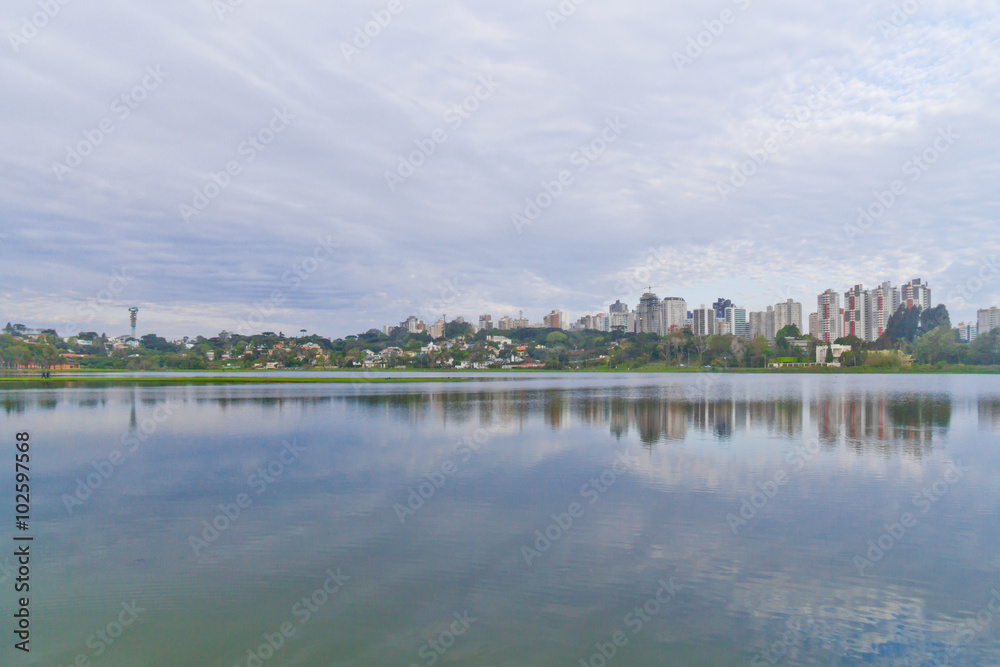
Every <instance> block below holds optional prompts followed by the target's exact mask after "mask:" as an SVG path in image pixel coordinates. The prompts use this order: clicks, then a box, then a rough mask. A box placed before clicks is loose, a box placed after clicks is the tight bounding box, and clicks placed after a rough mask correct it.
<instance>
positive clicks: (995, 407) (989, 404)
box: [979, 398, 1000, 431]
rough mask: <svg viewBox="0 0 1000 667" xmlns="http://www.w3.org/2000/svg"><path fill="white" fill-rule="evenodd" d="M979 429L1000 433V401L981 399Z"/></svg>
mask: <svg viewBox="0 0 1000 667" xmlns="http://www.w3.org/2000/svg"><path fill="white" fill-rule="evenodd" d="M979 428H981V429H983V430H986V431H1000V399H996V398H980V399H979Z"/></svg>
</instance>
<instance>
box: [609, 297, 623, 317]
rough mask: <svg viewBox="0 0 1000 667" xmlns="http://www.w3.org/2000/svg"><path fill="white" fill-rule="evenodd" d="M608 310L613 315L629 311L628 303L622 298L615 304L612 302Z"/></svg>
mask: <svg viewBox="0 0 1000 667" xmlns="http://www.w3.org/2000/svg"><path fill="white" fill-rule="evenodd" d="M608 312H609V313H611V314H612V315H614V314H615V313H627V312H628V305H627V304H624V303H622V302H621V300H617V301H615V302H614V303H613V304H611V307H610V308H608Z"/></svg>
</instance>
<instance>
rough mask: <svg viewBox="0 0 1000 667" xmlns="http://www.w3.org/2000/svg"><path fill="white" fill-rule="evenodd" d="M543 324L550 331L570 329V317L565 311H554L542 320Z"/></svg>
mask: <svg viewBox="0 0 1000 667" xmlns="http://www.w3.org/2000/svg"><path fill="white" fill-rule="evenodd" d="M542 322H543V323H544V324H545V326H546V327H547V328H550V329H568V328H569V315H568V314H567V313H566V311H565V310H553V311H552V312H551V313H549V314H548V315H546V316H545V317H544V318H542Z"/></svg>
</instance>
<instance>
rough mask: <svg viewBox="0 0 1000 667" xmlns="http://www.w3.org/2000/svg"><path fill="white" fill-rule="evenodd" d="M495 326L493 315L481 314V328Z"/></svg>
mask: <svg viewBox="0 0 1000 667" xmlns="http://www.w3.org/2000/svg"><path fill="white" fill-rule="evenodd" d="M493 326H494V322H493V316H492V315H480V316H479V329H480V330H483V329H492V328H493Z"/></svg>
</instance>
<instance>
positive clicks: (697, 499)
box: [0, 375, 1000, 667]
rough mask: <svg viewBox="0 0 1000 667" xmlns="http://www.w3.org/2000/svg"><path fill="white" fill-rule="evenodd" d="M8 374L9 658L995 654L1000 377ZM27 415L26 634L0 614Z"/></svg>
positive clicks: (778, 658)
mask: <svg viewBox="0 0 1000 667" xmlns="http://www.w3.org/2000/svg"><path fill="white" fill-rule="evenodd" d="M0 402H2V407H3V408H4V410H3V412H2V413H0V424H2V428H0V433H2V434H3V437H4V438H5V439H6V440H7V441H10V443H11V444H10V445H8V446H7V447H5V449H4V451H5V452H7V454H6V455H7V456H8V458H9V464H8V465H7V467H6V470H7V471H8V472H6V473H4V474H3V477H2V481H0V489H2V491H0V499H2V500H0V502H2V505H0V506H2V508H3V510H2V516H3V517H4V521H3V524H2V526H3V528H2V530H0V539H2V540H3V544H4V547H3V550H2V553H3V554H4V555H3V556H0V567H2V570H0V577H2V578H3V581H2V582H0V591H2V592H0V600H2V605H3V607H2V608H3V610H4V617H5V618H6V619H7V620H6V621H5V624H4V644H3V647H2V648H0V664H3V665H70V664H86V662H88V661H89V663H90V664H93V665H133V666H136V665H143V666H145V665H150V666H153V665H220V666H223V667H231V666H234V665H243V666H244V667H247V666H252V665H358V666H362V665H363V666H369V665H403V666H404V667H406V666H408V665H418V666H424V665H432V664H433V665H476V666H500V665H503V666H515V665H567V666H577V665H581V664H582V665H587V664H589V665H593V666H594V667H600V666H601V665H603V664H608V665H771V664H785V665H831V664H833V665H855V664H884V665H931V664H939V665H945V664H950V665H987V664H1000V640H998V637H1000V594H997V595H996V596H995V597H994V594H993V589H994V588H996V589H997V590H998V591H1000V525H998V522H997V504H998V501H1000V475H998V472H1000V447H998V435H1000V379H997V378H995V377H970V376H955V377H952V376H780V377H772V376H746V377H743V376H736V375H711V376H696V375H670V376H653V377H650V376H642V377H636V376H634V375H633V376H627V375H621V376H619V375H592V376H582V377H581V376H578V375H577V376H572V377H560V376H541V377H531V376H518V377H517V378H515V379H511V380H499V379H496V378H491V379H475V380H473V381H470V382H466V383H459V384H455V383H450V384H446V383H441V384H434V383H430V384H419V385H413V384H409V385H395V386H393V385H259V384H256V385H251V386H192V387H184V386H172V387H159V388H156V387H140V388H101V389H62V390H22V391H16V390H11V391H5V392H2V393H0ZM21 431H28V432H30V433H31V442H32V521H31V530H30V534H31V535H32V536H33V537H34V541H33V542H32V546H31V550H32V561H31V613H32V630H31V653H30V654H24V653H22V652H20V651H16V650H14V648H13V644H14V641H15V640H14V639H13V635H11V634H10V629H11V620H12V619H11V615H12V613H13V610H14V608H15V595H14V592H13V583H14V582H13V577H12V576H11V575H10V574H9V573H10V572H11V570H12V569H13V567H12V566H13V563H12V553H13V546H12V545H13V544H14V543H13V541H12V537H13V536H14V529H13V525H14V508H13V496H14V488H13V467H14V466H13V457H14V448H13V444H12V443H13V434H14V433H16V432H21ZM119 455H120V457H119ZM112 460H114V461H117V465H115V464H112V463H111V461H112ZM109 466H110V467H109ZM269 469H270V470H269ZM102 473H103V474H102ZM88 475H89V476H90V478H89V482H91V484H90V486H88ZM81 485H82V486H81ZM91 487H93V488H91ZM220 505H221V507H220ZM237 509H238V510H239V514H238V515H237V514H236V510H237ZM226 513H228V514H229V516H228V517H226V516H225V514H226ZM213 520H214V521H215V524H216V525H215V527H209V528H207V529H206V523H205V522H212V521H213ZM904 524H906V525H905V526H904ZM869 541H871V542H869ZM880 545H881V546H880ZM882 547H886V548H882ZM331 575H332V576H331ZM324 584H326V590H324V588H323V587H324ZM304 598H305V600H304ZM991 604H992V605H993V606H994V607H996V608H997V609H998V612H997V613H996V614H994V613H993V612H992V611H991V610H990V605H991ZM123 605H125V606H124V607H123ZM127 608H129V609H131V610H132V611H131V613H130V612H128V611H126V609H127ZM994 616H996V618H994ZM133 619H134V620H133ZM125 621H127V622H128V623H129V624H128V625H127V626H126V625H124V622H125ZM282 628H284V629H285V631H286V634H284V635H283V634H282ZM113 635H114V636H113ZM268 638H269V639H270V644H268ZM616 639H617V642H618V643H617V644H616ZM274 647H276V648H274ZM74 661H76V662H74Z"/></svg>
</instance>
